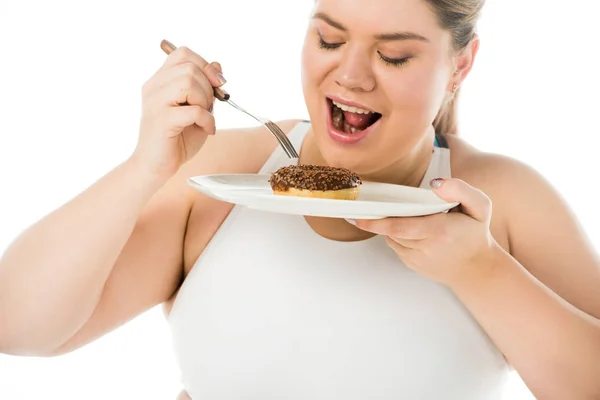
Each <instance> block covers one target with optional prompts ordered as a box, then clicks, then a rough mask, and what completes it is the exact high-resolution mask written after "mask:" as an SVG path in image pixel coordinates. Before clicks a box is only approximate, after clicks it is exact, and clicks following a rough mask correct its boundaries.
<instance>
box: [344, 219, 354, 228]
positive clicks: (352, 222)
mask: <svg viewBox="0 0 600 400" xmlns="http://www.w3.org/2000/svg"><path fill="white" fill-rule="evenodd" d="M345 220H346V222H347V223H349V224H350V225H354V226H356V221H355V220H353V219H348V218H345Z"/></svg>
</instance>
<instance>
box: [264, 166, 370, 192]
mask: <svg viewBox="0 0 600 400" xmlns="http://www.w3.org/2000/svg"><path fill="white" fill-rule="evenodd" d="M269 183H270V184H271V188H272V189H273V190H277V191H282V192H283V191H287V190H288V189H289V188H290V187H293V188H296V189H306V190H341V189H349V188H354V187H356V186H359V185H361V184H362V180H361V179H360V177H359V176H358V175H357V174H356V173H354V172H352V171H350V170H348V169H345V168H335V167H330V166H326V165H288V166H285V167H282V168H279V169H278V170H277V171H275V172H274V173H272V174H271V178H270V179H269Z"/></svg>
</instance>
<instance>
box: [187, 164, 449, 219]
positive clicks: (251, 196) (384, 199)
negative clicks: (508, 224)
mask: <svg viewBox="0 0 600 400" xmlns="http://www.w3.org/2000/svg"><path fill="white" fill-rule="evenodd" d="M188 184H189V185H190V186H192V187H193V188H195V189H197V190H198V191H200V192H202V193H204V194H206V195H208V196H210V197H213V198H216V199H219V200H222V201H226V202H228V203H233V204H239V205H242V206H246V207H249V208H252V209H256V210H261V211H269V212H276V213H284V214H295V215H308V216H315V217H331V218H349V219H380V218H386V217H408V216H420V215H429V214H435V213H439V212H445V211H448V210H449V209H451V208H453V207H455V206H456V205H458V203H448V202H446V201H444V200H442V199H440V198H439V197H438V196H436V195H435V194H434V193H433V192H432V191H431V190H427V189H421V188H414V187H408V186H400V185H391V184H386V183H376V182H364V183H363V185H362V186H361V188H360V194H359V197H358V199H357V200H330V199H314V198H305V197H293V196H276V195H274V194H273V191H272V190H271V186H270V185H269V175H261V174H220V175H201V176H195V177H192V178H189V179H188Z"/></svg>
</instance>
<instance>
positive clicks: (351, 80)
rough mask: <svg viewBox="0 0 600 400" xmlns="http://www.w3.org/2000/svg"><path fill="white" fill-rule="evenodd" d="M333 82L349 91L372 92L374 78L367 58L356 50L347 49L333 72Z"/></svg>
mask: <svg viewBox="0 0 600 400" xmlns="http://www.w3.org/2000/svg"><path fill="white" fill-rule="evenodd" d="M335 82H336V83H337V84H338V85H339V86H342V87H344V88H346V89H349V90H359V91H364V92H370V91H372V90H373V89H374V88H375V76H374V74H373V70H372V68H371V64H370V60H369V57H368V56H366V55H365V54H362V53H361V52H360V51H358V49H356V50H352V49H347V50H346V52H345V54H344V56H343V57H342V59H341V61H340V65H339V66H338V68H337V69H336V71H335Z"/></svg>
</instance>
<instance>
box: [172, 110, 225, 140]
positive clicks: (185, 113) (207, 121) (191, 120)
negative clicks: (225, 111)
mask: <svg viewBox="0 0 600 400" xmlns="http://www.w3.org/2000/svg"><path fill="white" fill-rule="evenodd" d="M168 115H169V116H168V118H170V121H171V124H172V126H173V127H174V128H176V130H177V132H181V131H182V130H183V129H185V128H187V127H189V126H192V125H194V124H196V125H197V126H199V127H200V128H201V129H203V130H204V131H205V132H207V133H209V134H211V135H212V134H214V133H215V131H216V125H215V118H214V117H213V115H212V114H211V113H209V112H208V110H206V109H204V108H202V107H200V106H194V105H190V106H179V107H173V108H171V109H170V110H169V113H168Z"/></svg>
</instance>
